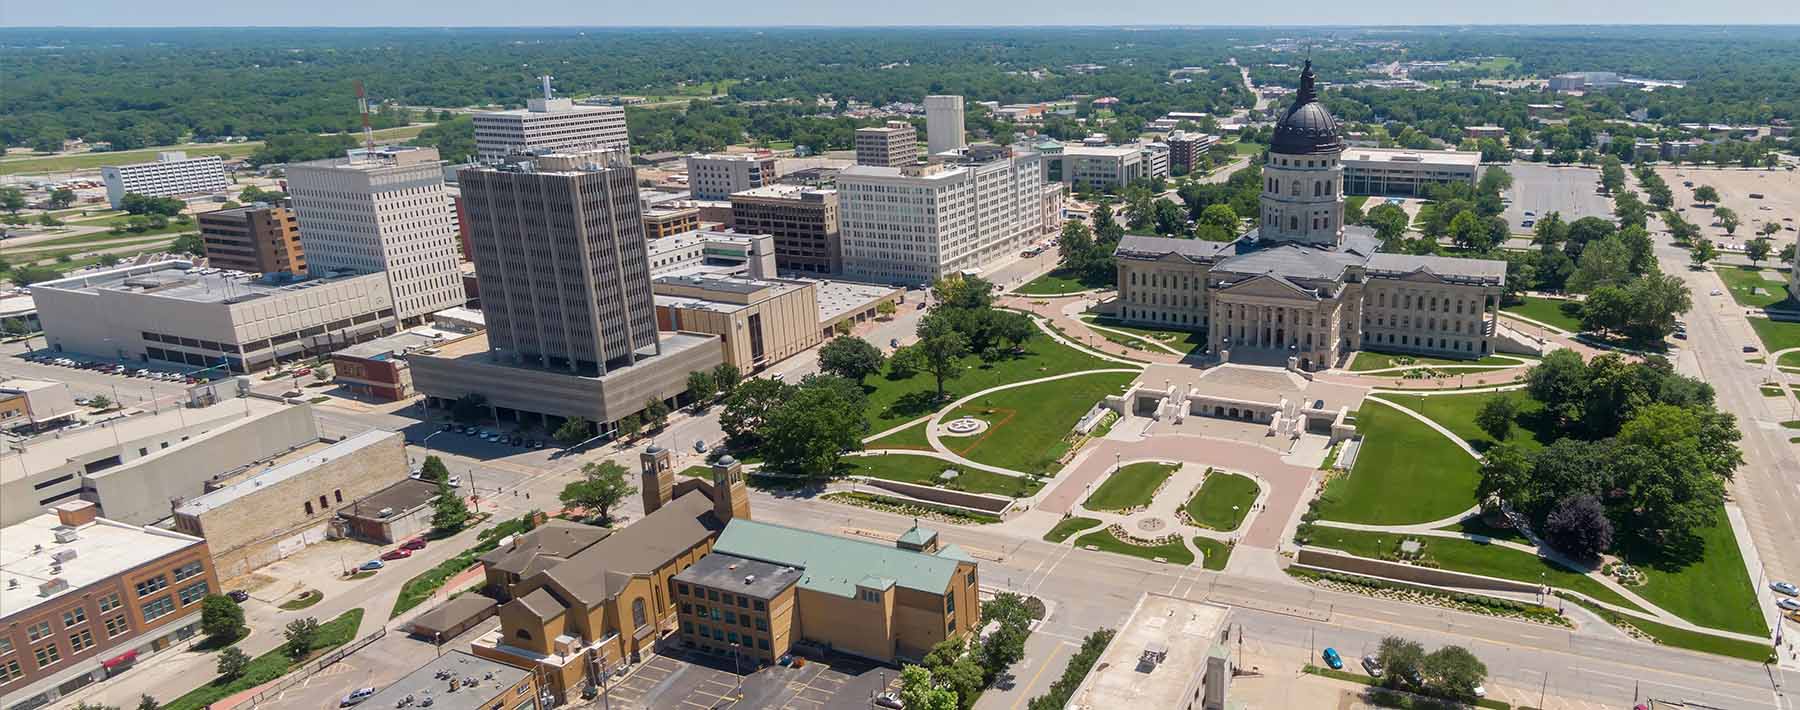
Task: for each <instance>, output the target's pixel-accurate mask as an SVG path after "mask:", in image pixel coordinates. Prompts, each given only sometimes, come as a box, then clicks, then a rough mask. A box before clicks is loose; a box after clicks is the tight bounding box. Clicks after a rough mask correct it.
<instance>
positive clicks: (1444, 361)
mask: <svg viewBox="0 0 1800 710" xmlns="http://www.w3.org/2000/svg"><path fill="white" fill-rule="evenodd" d="M1408 360H1410V362H1407V361H1408ZM1517 364H1519V363H1518V362H1517V361H1515V360H1509V359H1507V358H1503V357H1497V356H1494V355H1489V356H1487V357H1484V358H1481V359H1479V360H1476V359H1469V360H1453V359H1450V358H1442V357H1425V356H1423V355H1399V354H1389V353H1378V352H1375V351H1373V350H1359V351H1357V353H1356V359H1355V360H1353V361H1351V363H1350V371H1351V372H1368V371H1370V370H1385V369H1387V368H1390V367H1421V366H1426V365H1499V366H1507V365H1517ZM1471 371H1472V369H1456V370H1445V372H1448V373H1451V374H1456V373H1461V372H1471Z"/></svg>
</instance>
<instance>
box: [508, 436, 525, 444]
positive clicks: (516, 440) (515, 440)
mask: <svg viewBox="0 0 1800 710" xmlns="http://www.w3.org/2000/svg"><path fill="white" fill-rule="evenodd" d="M511 443H512V445H513V446H524V445H525V437H523V436H514V437H513V438H512V442H511Z"/></svg>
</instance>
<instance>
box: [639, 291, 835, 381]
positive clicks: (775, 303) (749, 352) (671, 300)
mask: <svg viewBox="0 0 1800 710" xmlns="http://www.w3.org/2000/svg"><path fill="white" fill-rule="evenodd" d="M655 288H656V321H657V325H658V327H660V328H662V329H663V330H681V331H688V332H693V333H711V334H713V335H717V336H719V347H720V348H722V350H721V356H722V357H723V358H724V360H725V362H728V363H731V364H732V365H733V366H735V367H737V369H738V371H739V372H744V373H751V372H757V371H759V370H761V369H763V368H765V367H768V366H769V365H771V364H774V363H777V362H780V361H782V360H786V359H787V358H789V357H792V356H794V355H796V354H799V353H801V352H804V351H805V350H807V349H808V348H811V347H812V346H814V345H818V344H819V342H820V341H821V340H822V336H821V334H820V331H819V327H818V325H819V299H818V294H817V291H816V290H815V286H814V285H813V283H812V282H810V281H781V280H773V281H764V280H760V279H744V278H736V277H731V276H710V275H692V276H662V277H659V278H657V279H656V284H655Z"/></svg>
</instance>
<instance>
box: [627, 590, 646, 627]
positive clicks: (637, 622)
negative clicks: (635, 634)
mask: <svg viewBox="0 0 1800 710" xmlns="http://www.w3.org/2000/svg"><path fill="white" fill-rule="evenodd" d="M645 618H646V617H645V614H644V598H643V597H638V598H636V599H633V600H631V625H632V628H637V627H641V626H643V625H644V622H645Z"/></svg>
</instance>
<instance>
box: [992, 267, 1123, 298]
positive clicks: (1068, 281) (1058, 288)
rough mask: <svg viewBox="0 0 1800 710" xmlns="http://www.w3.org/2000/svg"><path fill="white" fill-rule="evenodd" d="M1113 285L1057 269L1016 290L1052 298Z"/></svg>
mask: <svg viewBox="0 0 1800 710" xmlns="http://www.w3.org/2000/svg"><path fill="white" fill-rule="evenodd" d="M1111 285H1112V284H1108V283H1105V282H1103V281H1095V280H1090V279H1087V278H1085V277H1084V276H1082V275H1081V274H1077V273H1075V272H1073V271H1070V270H1068V269H1063V268H1057V269H1054V270H1052V271H1051V272H1050V273H1047V274H1044V275H1043V276H1039V277H1037V278H1035V279H1032V280H1030V281H1028V282H1026V283H1025V285H1024V286H1020V287H1019V288H1017V289H1015V290H1014V293H1018V294H1021V295H1025V296H1052V295H1055V294H1059V293H1074V292H1076V291H1086V290H1088V289H1093V288H1107V287H1110V286H1111Z"/></svg>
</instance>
